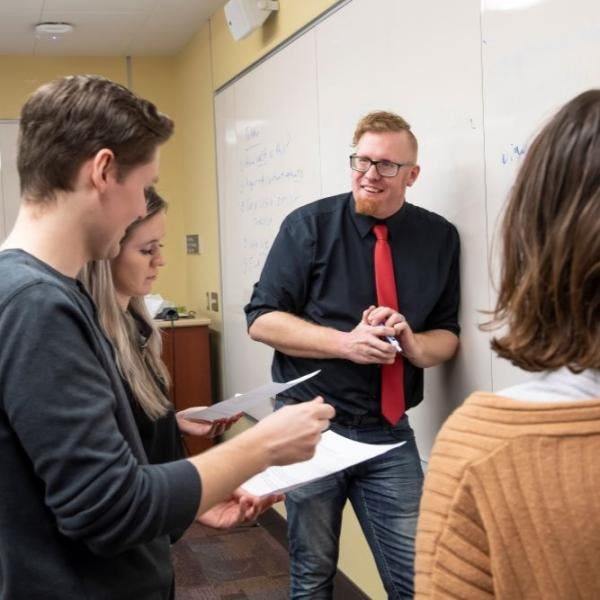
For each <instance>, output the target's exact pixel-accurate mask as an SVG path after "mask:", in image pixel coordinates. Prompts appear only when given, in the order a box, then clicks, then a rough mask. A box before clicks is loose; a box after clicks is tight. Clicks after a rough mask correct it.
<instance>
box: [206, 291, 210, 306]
mask: <svg viewBox="0 0 600 600" xmlns="http://www.w3.org/2000/svg"><path fill="white" fill-rule="evenodd" d="M206 310H210V292H206Z"/></svg>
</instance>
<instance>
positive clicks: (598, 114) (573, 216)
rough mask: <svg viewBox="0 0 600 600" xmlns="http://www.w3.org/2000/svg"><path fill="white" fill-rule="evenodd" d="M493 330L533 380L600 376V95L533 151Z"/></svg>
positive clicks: (512, 217) (496, 345)
mask: <svg viewBox="0 0 600 600" xmlns="http://www.w3.org/2000/svg"><path fill="white" fill-rule="evenodd" d="M501 241H502V270H501V277H500V288H499V295H498V301H497V304H496V308H495V309H494V311H493V317H492V321H491V322H490V323H487V324H486V325H484V326H483V327H484V328H488V329H491V328H496V327H499V326H501V325H507V326H508V333H506V334H505V335H502V336H501V337H497V338H495V339H493V340H492V348H493V349H494V350H495V351H496V352H497V353H498V355H499V356H501V357H503V358H506V359H508V360H510V361H511V362H512V363H514V364H515V365H517V366H518V367H520V368H522V369H525V370H527V371H545V370H552V369H557V368H560V367H565V366H566V367H568V368H569V369H571V371H573V372H579V371H582V370H583V369H587V368H593V369H598V368H600V90H589V91H587V92H584V93H582V94H580V95H579V96H577V97H575V98H573V99H572V100H571V101H570V102H568V103H567V104H566V105H565V106H563V108H561V109H560V110H559V111H558V113H557V114H556V115H555V116H554V117H553V118H552V119H551V121H550V122H549V123H548V124H547V125H546V126H545V127H544V128H543V130H542V131H541V132H540V133H539V134H538V135H537V137H536V138H535V139H534V141H533V143H532V144H531V146H530V148H529V150H528V151H527V153H526V155H525V159H524V161H523V164H522V166H521V169H520V171H519V174H518V176H517V179H516V182H515V185H514V187H513V189H512V191H511V193H510V196H509V200H508V205H507V209H506V213H505V215H504V220H503V224H502V230H501Z"/></svg>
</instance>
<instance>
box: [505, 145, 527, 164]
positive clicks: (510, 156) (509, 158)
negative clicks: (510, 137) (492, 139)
mask: <svg viewBox="0 0 600 600" xmlns="http://www.w3.org/2000/svg"><path fill="white" fill-rule="evenodd" d="M526 151H527V146H525V144H509V146H508V148H507V149H506V151H505V152H502V164H503V165H507V164H509V163H513V162H517V161H519V160H521V157H522V156H523V155H524V154H525V152H526Z"/></svg>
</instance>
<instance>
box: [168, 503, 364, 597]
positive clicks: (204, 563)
mask: <svg viewBox="0 0 600 600" xmlns="http://www.w3.org/2000/svg"><path fill="white" fill-rule="evenodd" d="M173 562H174V565H175V579H176V581H177V591H176V594H175V598H176V600H279V599H281V600H285V599H286V598H288V566H289V561H288V554H287V549H286V539H285V521H284V520H283V518H282V517H281V516H280V515H279V514H278V513H277V512H275V511H274V510H269V511H267V512H266V513H265V514H264V515H263V516H262V517H261V519H260V523H259V524H258V525H256V526H243V527H237V528H235V529H232V530H229V531H218V530H214V529H210V528H208V527H203V526H202V525H199V524H197V523H195V524H194V525H192V526H191V527H190V528H189V529H188V531H187V532H186V534H185V535H184V537H183V538H182V539H181V540H179V541H178V542H177V543H176V544H175V545H174V546H173ZM334 599H336V600H342V599H343V600H368V596H366V595H365V594H363V593H362V592H361V591H360V590H359V589H358V588H357V587H356V586H355V585H353V584H352V583H351V582H350V581H349V580H348V579H347V578H346V577H344V576H343V575H342V574H341V573H340V574H338V575H337V576H336V580H335V594H334Z"/></svg>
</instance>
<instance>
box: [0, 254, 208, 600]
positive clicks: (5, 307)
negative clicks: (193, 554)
mask: <svg viewBox="0 0 600 600" xmlns="http://www.w3.org/2000/svg"><path fill="white" fill-rule="evenodd" d="M147 462H148V461H147V459H146V455H145V453H144V449H143V447H142V444H141V442H140V438H139V434H138V432H137V428H136V425H135V421H134V419H133V416H132V413H131V408H130V405H129V402H128V399H127V395H126V393H125V390H124V389H123V385H122V382H121V378H120V376H119V373H118V371H117V369H116V366H115V363H114V359H113V354H112V348H111V346H110V344H109V343H108V342H107V340H106V338H105V337H104V335H103V334H102V332H101V330H100V328H99V326H98V324H97V319H96V314H95V309H94V306H93V304H92V302H91V300H90V299H89V297H88V296H87V294H85V293H84V292H83V291H82V289H81V288H80V286H79V284H78V283H77V282H76V281H75V280H74V279H70V278H68V277H65V276H63V275H61V274H60V273H58V272H56V271H54V270H53V269H52V268H50V267H49V266H48V265H46V264H44V263H42V262H40V261H39V260H37V259H35V258H34V257H32V256H30V255H28V254H27V253H25V252H22V251H19V250H7V251H4V252H0V598H3V599H4V598H6V599H9V598H10V599H11V600H19V599H21V598H22V599H27V600H35V599H37V598H43V599H44V600H49V599H53V598H56V599H61V600H64V599H66V598H69V599H70V598H90V599H104V598H106V599H107V600H108V599H110V600H116V599H119V598H123V599H125V598H127V599H132V598H135V599H136V600H137V599H145V598H148V599H159V598H168V597H169V594H170V592H171V586H172V578H173V574H172V569H171V564H170V558H169V541H168V536H169V534H170V533H172V532H175V531H178V530H182V529H185V528H186V527H187V526H189V524H190V523H191V522H192V520H193V519H194V516H195V513H196V510H197V507H198V504H199V500H200V495H201V482H200V479H199V477H198V475H197V473H196V470H195V469H194V467H193V466H192V465H191V464H190V463H189V462H187V461H184V460H182V461H177V462H171V463H167V464H162V465H148V464H147Z"/></svg>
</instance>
